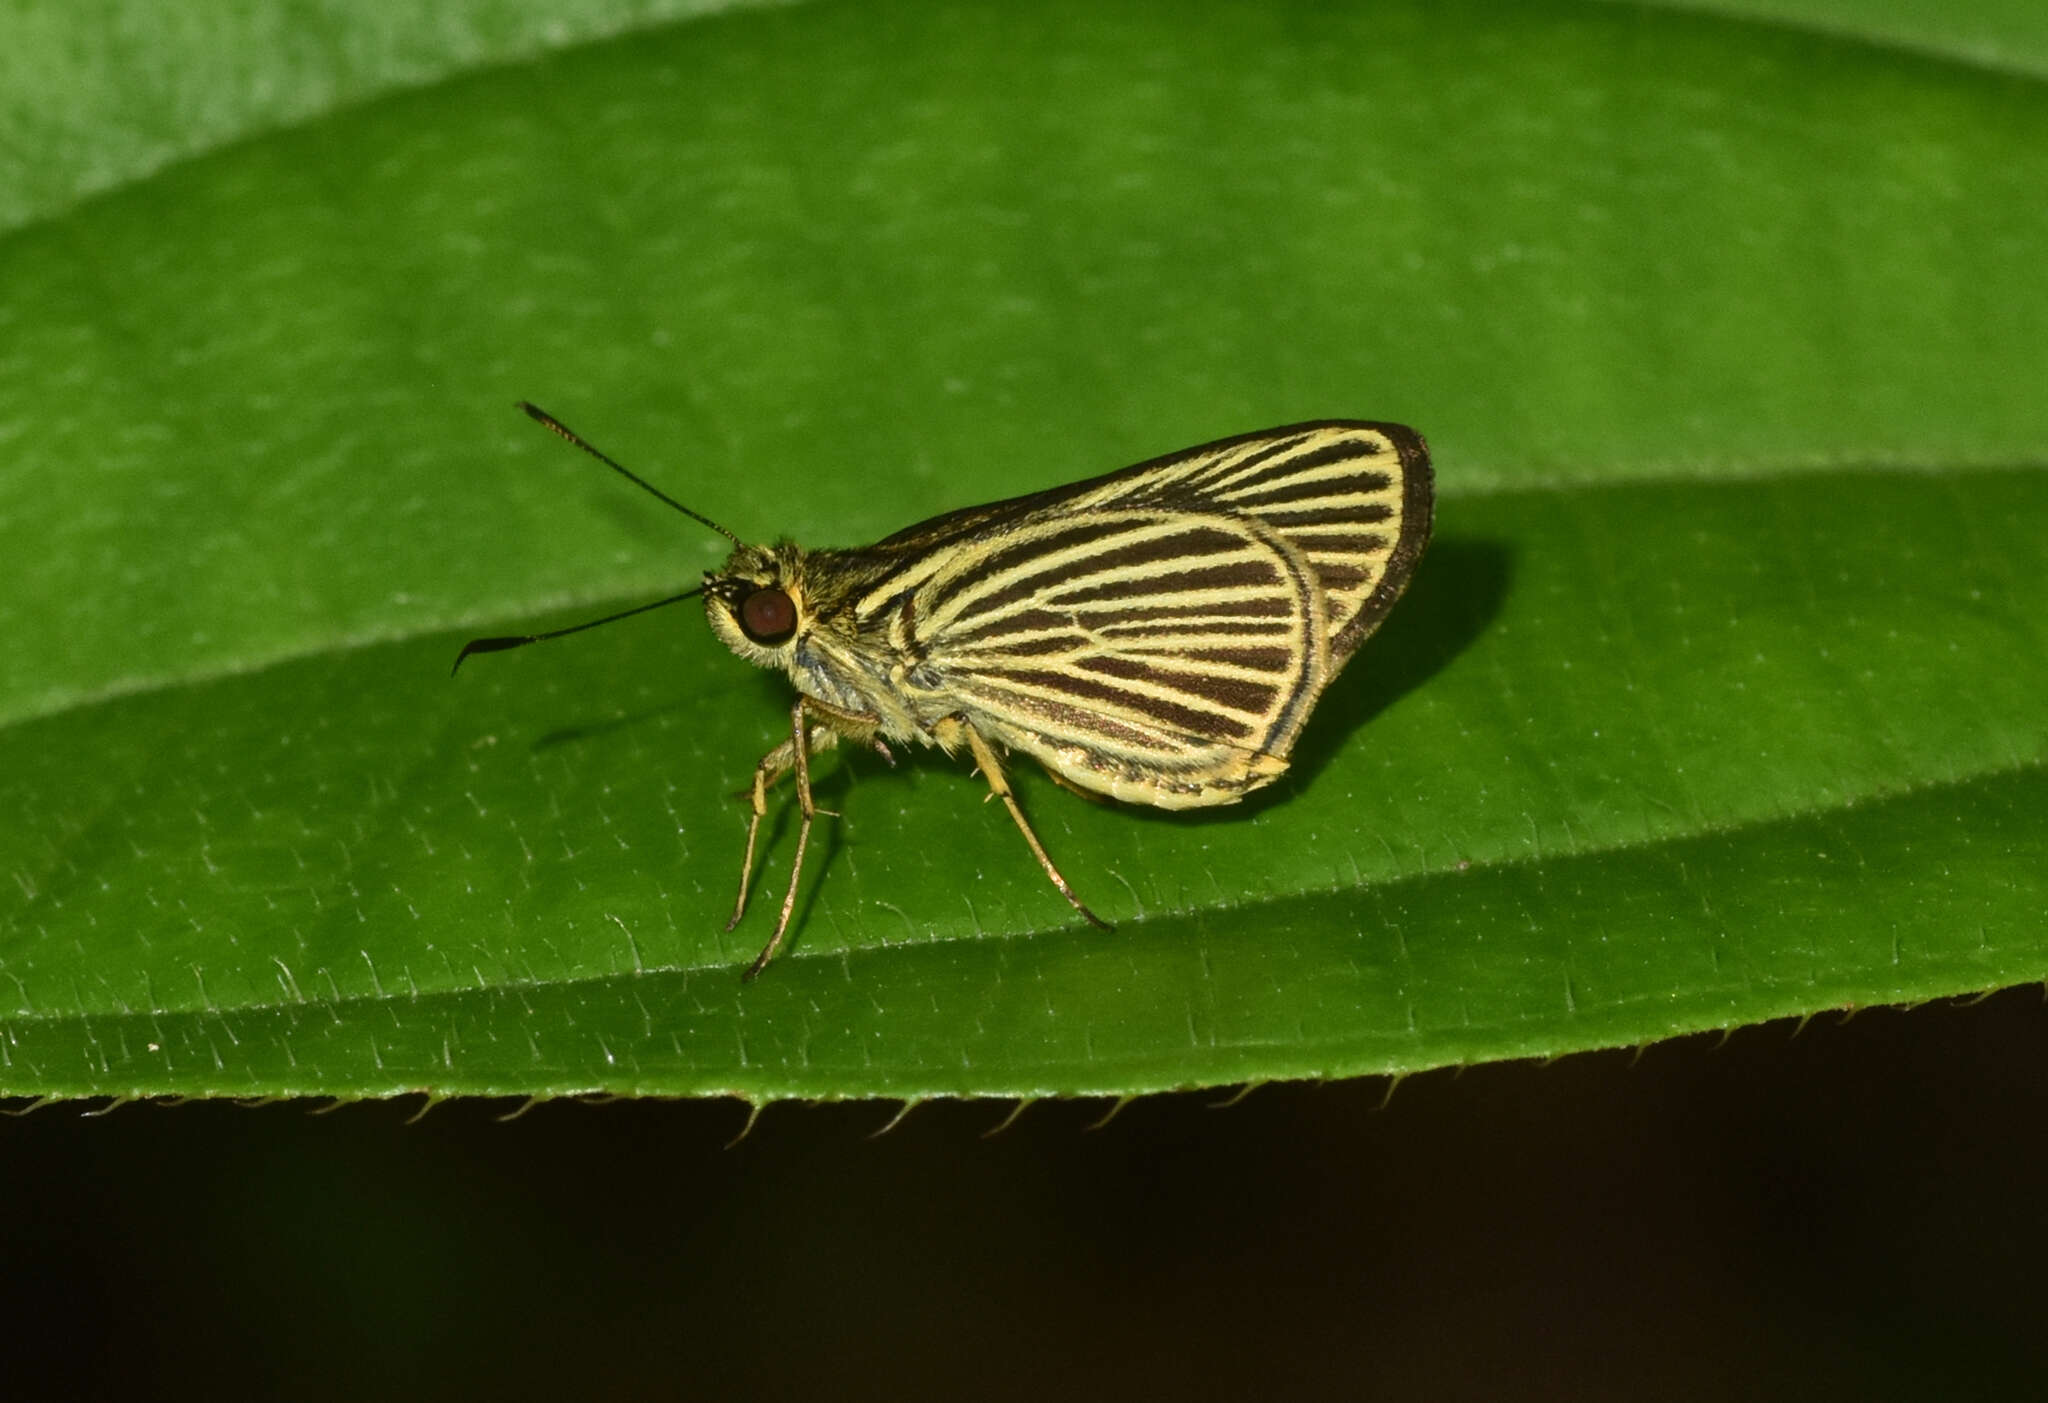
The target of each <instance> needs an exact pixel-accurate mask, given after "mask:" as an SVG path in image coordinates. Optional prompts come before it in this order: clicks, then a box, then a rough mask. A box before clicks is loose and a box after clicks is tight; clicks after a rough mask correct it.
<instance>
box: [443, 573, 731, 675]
mask: <svg viewBox="0 0 2048 1403" xmlns="http://www.w3.org/2000/svg"><path fill="white" fill-rule="evenodd" d="M703 592H704V586H702V585H698V586H697V587H696V588H695V589H686V590H684V591H683V592H682V593H681V594H672V595H670V596H669V597H668V598H666V599H657V600H655V601H654V602H653V603H652V604H642V605H640V606H639V607H638V608H636V609H625V610H621V611H620V612H619V613H616V614H607V615H605V616H604V617H603V618H601V619H592V620H591V621H590V622H589V623H587V624H571V625H570V626H569V627H567V628H558V629H552V630H550V631H549V632H547V633H524V634H513V635H510V636H508V637H505V638H472V639H470V640H469V642H467V643H465V644H463V645H462V651H461V652H459V653H457V654H456V655H455V666H454V667H451V668H449V669H448V675H449V676H450V677H453V676H454V675H455V673H456V671H457V669H459V668H460V667H461V666H462V660H463V659H464V658H466V657H468V656H469V655H470V654H471V653H502V652H504V651H505V650H506V649H507V648H524V647H525V646H526V645H527V644H529V643H545V642H546V641H547V640H548V639H550V638H560V637H562V636H563V635H564V634H569V633H581V632H583V630H584V629H586V628H596V627H597V626H598V625H599V624H615V623H617V622H618V621H619V620H620V619H630V618H632V617H633V616H634V615H635V614H644V613H646V612H647V611H648V610H649V609H665V608H667V607H668V606H669V605H671V604H680V603H682V601H684V600H685V599H693V598H695V597H696V596H697V595H700V594H702V593H703Z"/></svg>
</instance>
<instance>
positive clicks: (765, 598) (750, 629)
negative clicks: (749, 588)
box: [740, 589, 796, 643]
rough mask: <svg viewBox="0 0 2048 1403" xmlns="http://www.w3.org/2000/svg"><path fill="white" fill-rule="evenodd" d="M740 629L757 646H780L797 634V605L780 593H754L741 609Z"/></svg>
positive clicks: (756, 591) (766, 591)
mask: <svg viewBox="0 0 2048 1403" xmlns="http://www.w3.org/2000/svg"><path fill="white" fill-rule="evenodd" d="M740 628H741V629H742V630H744V631H745V633H746V635H747V637H749V638H751V639H753V640H754V641H755V642H756V643H780V642H782V641H783V640H784V639H785V638H787V637H789V636H790V635H791V634H792V633H795V632H796V605H795V604H793V603H791V602H790V598H789V596H788V595H786V594H784V593H783V592H782V591H781V590H779V589H757V590H755V591H754V592H753V593H752V594H750V595H748V596H747V598H746V602H744V603H743V604H741V605H740Z"/></svg>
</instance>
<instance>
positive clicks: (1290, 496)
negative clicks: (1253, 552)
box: [1217, 473, 1393, 521]
mask: <svg viewBox="0 0 2048 1403" xmlns="http://www.w3.org/2000/svg"><path fill="white" fill-rule="evenodd" d="M1387 487H1388V483H1387V479H1386V477H1385V476H1384V475H1382V474H1379V473H1371V474H1365V475H1359V476H1352V475H1346V476H1343V477H1334V478H1309V479H1307V480H1306V481H1293V482H1288V483H1284V484H1281V485H1278V486H1272V487H1266V488H1262V489H1261V490H1260V491H1257V492H1232V493H1230V494H1229V495H1228V496H1219V497H1218V499H1217V500H1219V501H1222V502H1225V503H1228V504H1229V507H1230V509H1231V510H1232V511H1248V512H1255V513H1257V514H1258V516H1259V519H1260V520H1262V521H1264V520H1270V519H1271V518H1272V517H1273V516H1274V515H1275V514H1276V513H1275V512H1274V511H1273V510H1272V509H1273V508H1275V507H1289V506H1293V505H1295V504H1297V503H1310V502H1313V503H1318V504H1320V505H1321V506H1322V507H1323V508H1324V510H1326V511H1337V510H1342V509H1349V510H1352V511H1364V510H1367V509H1369V508H1372V507H1379V508H1381V509H1382V510H1385V511H1388V512H1391V511H1392V510H1393V506H1392V504H1391V503H1389V502H1388V501H1387V500H1386V497H1387Z"/></svg>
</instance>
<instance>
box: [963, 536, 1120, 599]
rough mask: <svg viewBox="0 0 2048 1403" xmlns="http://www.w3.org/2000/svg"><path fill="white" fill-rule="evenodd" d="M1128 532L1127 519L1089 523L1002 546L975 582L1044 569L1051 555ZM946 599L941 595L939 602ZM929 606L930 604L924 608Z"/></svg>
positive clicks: (977, 571) (984, 563)
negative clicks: (1028, 569)
mask: <svg viewBox="0 0 2048 1403" xmlns="http://www.w3.org/2000/svg"><path fill="white" fill-rule="evenodd" d="M1130 533H1131V523H1130V522H1129V521H1128V520H1123V519H1112V520H1109V521H1089V522H1083V523H1082V524H1080V525H1078V526H1068V527H1063V528H1062V529H1060V530H1058V531H1049V532H1047V533H1046V534H1044V535H1042V536H1029V537H1026V538H1025V539H1024V540H1022V541H1019V542H1017V543H1015V544H1012V545H1005V546H1001V547H999V548H997V549H996V550H993V551H991V552H989V554H988V556H987V557H986V558H985V559H983V560H982V562H981V563H980V565H979V566H977V567H976V569H975V572H974V581H973V582H980V581H983V580H993V579H996V578H997V577H998V576H1001V575H1002V574H1004V573H1005V572H1006V571H1008V570H1011V569H1013V568H1015V567H1016V566H1019V565H1027V566H1032V567H1034V568H1037V569H1042V568H1043V562H1044V561H1045V560H1046V559H1047V558H1048V557H1050V556H1055V555H1058V554H1060V553H1061V552H1063V551H1067V550H1071V549H1072V548H1073V547H1075V546H1085V545H1091V544H1099V543H1101V542H1103V541H1104V540H1106V539H1107V538H1110V537H1115V536H1126V535H1129V534H1130ZM944 598H946V595H945V594H943V593H942V594H941V595H940V596H939V597H938V599H935V600H933V601H931V603H932V604H936V603H938V602H939V601H940V600H943V599H944ZM927 607H929V605H928V606H927Z"/></svg>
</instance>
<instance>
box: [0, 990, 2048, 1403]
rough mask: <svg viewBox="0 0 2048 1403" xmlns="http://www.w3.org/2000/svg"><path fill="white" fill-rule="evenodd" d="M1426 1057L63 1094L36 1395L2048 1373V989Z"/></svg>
mask: <svg viewBox="0 0 2048 1403" xmlns="http://www.w3.org/2000/svg"><path fill="white" fill-rule="evenodd" d="M1387 1090H1388V1088H1387V1083H1386V1082H1384V1081H1363V1082H1349V1083H1342V1084H1333V1085H1326V1086H1304V1085H1293V1086H1268V1087H1262V1088H1258V1089H1256V1090H1254V1091H1253V1092H1251V1094H1249V1095H1248V1096H1246V1097H1244V1098H1243V1099H1242V1100H1240V1101H1238V1102H1237V1103H1236V1104H1234V1105H1231V1106H1229V1107H1227V1108H1222V1109H1218V1108H1217V1107H1216V1105H1215V1103H1216V1102H1217V1101H1218V1100H1219V1099H1220V1098H1219V1097H1218V1096H1216V1095H1214V1094H1207V1095H1195V1094H1188V1095H1180V1096H1168V1097H1157V1098H1153V1099H1150V1100H1144V1101H1139V1102H1135V1103H1133V1104H1131V1105H1129V1106H1126V1107H1124V1108H1123V1109H1122V1110H1121V1112H1119V1113H1118V1114H1117V1115H1115V1116H1114V1117H1113V1118H1111V1119H1110V1120H1109V1122H1108V1123H1107V1124H1106V1125H1102V1126H1100V1127H1099V1128H1094V1129H1091V1128H1090V1126H1091V1125H1092V1124H1093V1123H1094V1122H1096V1121H1098V1120H1100V1119H1101V1118H1102V1116H1103V1115H1104V1114H1105V1112H1106V1111H1108V1110H1109V1109H1110V1106H1109V1104H1108V1103H1104V1102H1063V1103H1055V1102H1046V1103H1038V1104H1034V1105H1032V1106H1030V1107H1028V1108H1027V1109H1026V1110H1025V1111H1024V1112H1023V1114H1022V1115H1021V1116H1020V1117H1019V1118H1018V1119H1017V1121H1016V1122H1015V1123H1014V1124H1012V1125H1010V1126H1009V1127H1008V1128H1007V1129H1004V1130H1003V1131H1001V1133H999V1134H996V1135H994V1136H992V1137H987V1132H988V1131H990V1130H991V1129H992V1128H993V1127H995V1126H996V1125H997V1124H998V1123H999V1122H1000V1121H1001V1120H1002V1118H1003V1116H1004V1115H1005V1113H1006V1111H1007V1109H1008V1107H1007V1106H1004V1105H996V1104H989V1103H964V1104H963V1103H934V1104H931V1105H926V1106H922V1107H919V1108H917V1109H915V1110H914V1111H912V1112H911V1113H910V1114H909V1115H908V1116H907V1117H905V1118H904V1119H903V1120H902V1121H901V1123H899V1124H897V1125H896V1126H895V1127H894V1128H893V1129H890V1130H888V1131H887V1133H885V1134H881V1135H879V1136H876V1135H875V1132H877V1131H878V1130H880V1129H881V1128H882V1127H884V1126H886V1125H887V1124H888V1123H889V1121H890V1119H891V1116H892V1115H893V1113H894V1109H895V1108H894V1107H893V1106H890V1105H878V1104H850V1105H836V1106H824V1107H805V1106H794V1105H784V1106H775V1107H771V1108H769V1109H768V1110H767V1111H766V1112H764V1113H763V1115H762V1116H761V1118H760V1120H759V1122H758V1123H757V1124H756V1125H755V1126H754V1127H753V1130H752V1132H751V1134H749V1135H748V1136H747V1137H746V1138H745V1139H744V1140H743V1141H741V1142H740V1143H739V1144H738V1145H736V1146H734V1147H732V1148H730V1149H728V1148H725V1143H726V1142H727V1141H728V1140H730V1139H731V1138H732V1137H733V1136H734V1135H735V1134H737V1133H738V1132H739V1131H740V1129H741V1128H742V1126H743V1125H744V1123H745V1119H746V1117H745V1111H744V1108H743V1107H741V1106H739V1105H738V1104H737V1103H715V1102H713V1103H662V1102H631V1103H628V1102H618V1103H611V1104H602V1105H593V1104H582V1103H556V1104H548V1105H542V1106H536V1107H533V1108H532V1109H530V1110H529V1111H528V1112H527V1113H526V1114H525V1115H523V1116H520V1117H518V1118H516V1119H512V1120H509V1121H502V1120H500V1119H499V1117H501V1116H503V1115H505V1114H506V1113H507V1112H508V1110H512V1109H516V1107H509V1106H507V1105H503V1104H486V1103H451V1104H444V1105H440V1106H436V1107H434V1108H433V1109H431V1110H430V1111H428V1112H427V1113H426V1114H425V1115H424V1116H423V1117H421V1118H419V1119H418V1120H417V1121H413V1120H409V1117H412V1116H414V1115H415V1113H417V1112H418V1111H419V1103H418V1102H417V1101H413V1102H408V1103H378V1104H369V1105H352V1106H342V1107H338V1108H335V1109H333V1110H331V1111H329V1112H327V1113H324V1114H314V1113H312V1112H311V1111H310V1110H309V1108H308V1107H306V1106H305V1105H302V1104H296V1103H295V1104H290V1105H273V1106H263V1107H245V1106H236V1105H226V1104H193V1105H183V1106H160V1105H129V1106H123V1107H118V1108H115V1109H113V1110H112V1111H110V1112H109V1113H107V1114H104V1115H96V1116H87V1115H82V1114H81V1113H80V1109H79V1108H78V1107H76V1106H51V1107H46V1108H43V1109H41V1110H37V1111H34V1112H33V1113H31V1114H28V1115H25V1116H21V1117H19V1118H7V1119H0V1192H4V1194H5V1200H6V1203H7V1205H8V1209H9V1211H8V1212H7V1214H6V1224H7V1226H6V1228H5V1229H4V1238H0V1253H4V1261H5V1277H4V1281H5V1286H4V1290H5V1295H4V1298H0V1309H4V1310H5V1312H6V1317H5V1318H6V1320H7V1322H8V1325H7V1331H6V1334H7V1342H6V1345H5V1350H4V1356H0V1379H4V1383H0V1394H4V1395H5V1396H6V1397H7V1398H8V1399H9V1400H18V1399H30V1398H39V1397H58V1396H63V1397H107V1396H113V1395H115V1394H117V1393H133V1394H137V1395H141V1396H157V1397H160V1396H200V1395H210V1396H223V1395H226V1396H250V1395H267V1396H275V1397H287V1398H312V1399H320V1398H359V1397H363V1396H366V1395H367V1394H369V1393H371V1392H385V1391H391V1390H397V1391H403V1392H408V1393H414V1394H432V1395H490V1396H495V1397H503V1398H581V1397H622V1396H706V1397H764V1398H839V1397H851V1398H865V1397H874V1398H901V1397H916V1396H948V1397H995V1398H1020V1399H1022V1398H1032V1399H1039V1398H1044V1397H1046V1396H1048V1394H1049V1393H1050V1392H1053V1391H1057V1392H1058V1393H1061V1394H1073V1395H1079V1396H1084V1397H1117V1398H1126V1399H1128V1398H1140V1397H1146V1398H1149V1397H1167V1398H1175V1399H1187V1398H1198V1399H1199V1398H1251V1397H1278V1398H1325V1397H1327V1398H1350V1397H1389V1398H1428V1399H1513V1398H1557V1399H1645V1398H1656V1399H1690V1398H1699V1399H1725V1398H1737V1397H1741V1398H1755V1397H1786V1398H1790V1397H1799V1398H1805V1399H1814V1398H1823V1399H1825V1398H1843V1399H1873V1398H1944V1399H1954V1398H1980V1397H1981V1398H1989V1397H2000V1398H2024V1397H2033V1396H2039V1393H2040V1389H2041V1385H2042V1379H2043V1375H2042V1372H2041V1366H2042V1362H2043V1359H2044V1357H2048V1350H2044V1343H2048V1342H2044V1330H2043V1326H2044V1324H2048V1309H2044V1306H2043V1301H2044V1290H2043V1277H2044V1274H2048V1192H2044V1190H2048V1159H2044V1150H2048V1002H2044V997H2043V992H2042V990H2041V989H2039V988H2027V989H2020V990H2012V991H2008V992H2006V993H2004V994H2001V995H1998V996H1996V997H1994V998H1991V999H1988V1000H1984V1001H1981V1002H1978V1003H1975V1004H1969V1005H1961V1004H1946V1005H1935V1006H1930V1007H1926V1008H1921V1009H1918V1010H1914V1011H1911V1012H1901V1011H1896V1010H1885V1009H1878V1010H1869V1011H1866V1012H1863V1013H1861V1014H1858V1015H1857V1016H1855V1017H1853V1018H1849V1019H1846V1020H1843V1019H1839V1018H1826V1019H1820V1020H1816V1021H1814V1022H1812V1023H1809V1024H1808V1025H1806V1026H1805V1027H1803V1028H1795V1027H1794V1026H1793V1025H1791V1024H1774V1025H1770V1026H1766V1027H1761V1028H1752V1029H1748V1030H1745V1031H1743V1032H1740V1033H1737V1034H1735V1035H1734V1036H1733V1037H1731V1038H1729V1039H1727V1040H1725V1041H1723V1040H1721V1039H1718V1038H1693V1039H1687V1040H1683V1041H1680V1042H1675V1043H1668V1044H1663V1045H1659V1046H1654V1047H1650V1048H1647V1049H1645V1050H1643V1051H1642V1052H1641V1053H1640V1054H1636V1053H1629V1052H1620V1053H1603V1054H1596V1055H1582V1056H1576V1057H1572V1058H1569V1059H1566V1060H1564V1061H1561V1062H1557V1063H1554V1064H1551V1065H1547V1066H1540V1065H1532V1064H1516V1065H1501V1066H1489V1067H1482V1068H1475V1069H1472V1070H1470V1071H1466V1072H1462V1073H1454V1072H1437V1073H1430V1074H1427V1075H1423V1076H1417V1077H1411V1078H1409V1079H1407V1080H1406V1081H1403V1082H1402V1083H1400V1085H1399V1086H1398V1087H1396V1088H1395V1089H1394V1091H1393V1094H1392V1096H1391V1097H1389V1096H1388V1095H1387ZM1383 1103H1384V1104H1383ZM871 1137H873V1138H871ZM985 1137H986V1138H985Z"/></svg>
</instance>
